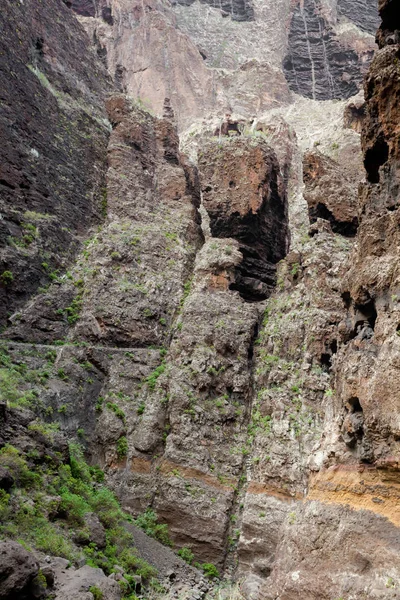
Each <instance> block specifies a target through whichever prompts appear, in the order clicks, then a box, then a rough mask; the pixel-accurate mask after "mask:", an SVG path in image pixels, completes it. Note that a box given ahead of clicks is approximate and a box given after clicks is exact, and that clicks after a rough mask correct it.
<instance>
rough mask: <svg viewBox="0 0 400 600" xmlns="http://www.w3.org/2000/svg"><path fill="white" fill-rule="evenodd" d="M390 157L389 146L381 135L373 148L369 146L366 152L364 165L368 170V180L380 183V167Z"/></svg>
mask: <svg viewBox="0 0 400 600" xmlns="http://www.w3.org/2000/svg"><path fill="white" fill-rule="evenodd" d="M388 158H389V146H388V145H387V142H386V140H385V139H384V138H383V136H382V135H381V136H380V137H378V139H377V140H376V142H375V145H374V146H373V148H369V149H368V150H367V152H366V153H365V159H364V167H365V170H366V172H367V180H368V181H369V182H370V183H379V181H380V175H379V169H380V168H381V167H382V166H383V165H384V164H385V163H386V162H387V160H388Z"/></svg>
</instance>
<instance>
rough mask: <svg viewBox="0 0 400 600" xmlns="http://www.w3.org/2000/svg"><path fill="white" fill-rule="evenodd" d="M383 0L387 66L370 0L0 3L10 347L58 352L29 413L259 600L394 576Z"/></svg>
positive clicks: (394, 148) (374, 592)
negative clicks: (0, 8)
mask: <svg viewBox="0 0 400 600" xmlns="http://www.w3.org/2000/svg"><path fill="white" fill-rule="evenodd" d="M393 6H394V2H393V0H392V1H386V2H385V1H383V0H381V2H380V6H379V8H380V12H381V16H382V20H383V23H382V25H381V27H380V29H379V31H378V35H377V42H378V45H379V49H378V50H377V51H376V53H375V56H374V58H373V60H372V63H371V59H372V55H373V53H374V51H375V49H376V46H375V43H374V37H373V33H374V32H375V30H376V27H377V26H378V25H379V22H380V20H379V18H378V12H377V8H376V7H375V5H374V2H372V1H369V0H365V1H360V2H352V3H349V2H345V1H339V2H334V1H330V2H328V1H325V0H320V1H318V0H304V1H300V2H289V1H286V0H280V1H279V2H269V0H253V2H251V3H250V2H235V3H233V4H232V3H229V4H224V3H219V4H218V6H216V5H215V3H209V2H201V3H200V2H177V3H169V2H166V1H163V0H148V1H147V2H145V3H143V2H141V3H136V2H135V1H134V0H129V1H128V0H101V1H100V2H91V1H90V0H88V1H84V0H73V1H70V2H64V3H63V2H61V0H60V1H58V0H57V1H56V0H54V2H52V3H49V4H48V3H47V4H46V6H44V5H42V4H41V3H39V4H38V5H36V3H34V2H32V1H28V0H26V1H25V3H24V10H23V11H22V8H20V7H19V6H18V5H16V4H14V3H12V2H9V3H8V2H7V3H6V10H5V11H4V12H3V14H2V15H1V18H2V19H4V24H3V25H2V27H3V28H4V31H5V32H6V33H7V37H5V38H4V39H3V42H4V47H3V49H2V54H1V59H2V61H3V62H4V73H5V72H7V75H4V74H3V75H2V79H4V80H7V81H9V82H10V83H9V87H4V88H3V90H2V92H1V93H2V100H1V102H2V103H1V106H0V109H1V122H2V124H3V129H4V134H2V136H3V137H2V139H4V144H3V146H2V150H1V151H2V152H3V157H2V163H1V167H0V168H1V176H0V186H1V188H0V190H1V202H2V217H3V218H2V220H1V221H0V226H1V227H2V229H1V232H2V234H1V240H2V244H3V246H2V250H1V255H0V256H1V260H2V268H1V274H0V276H1V277H2V280H1V284H0V293H1V294H2V298H3V299H4V301H3V303H2V313H1V318H2V322H3V325H4V330H3V332H2V334H1V337H2V348H3V349H4V352H6V353H7V356H8V357H9V360H12V361H13V363H15V364H21V363H24V362H25V361H32V360H34V361H36V362H35V364H36V363H37V364H36V368H45V365H46V364H47V363H46V353H48V352H49V351H51V352H53V351H54V352H55V361H54V365H53V367H52V368H51V369H50V370H49V372H48V374H47V377H46V378H45V381H44V380H39V381H34V382H32V381H27V382H25V384H24V385H25V387H26V390H33V392H34V395H35V396H36V397H39V398H40V402H35V403H33V405H30V406H29V407H28V408H29V411H30V412H29V413H27V414H28V416H27V417H25V418H26V419H27V423H29V422H30V423H32V422H33V421H34V420H35V419H36V418H37V417H38V416H39V417H40V418H41V419H42V420H43V421H44V422H46V423H51V422H53V421H57V422H58V423H59V426H60V429H61V431H62V432H63V433H64V434H65V435H66V436H67V437H68V438H69V439H75V438H79V439H80V441H81V442H82V441H83V443H84V446H85V449H86V452H87V456H88V458H89V459H90V461H91V462H92V463H93V464H98V465H100V466H101V467H102V468H103V469H104V471H105V476H106V480H107V483H108V484H109V485H110V486H111V487H112V489H113V490H114V491H115V492H116V493H117V495H118V497H119V499H120V501H121V503H122V505H123V507H124V508H125V509H126V510H127V511H128V512H130V513H131V514H132V515H134V516H136V515H137V514H139V513H141V512H143V511H144V510H145V509H146V508H148V507H151V508H152V509H154V510H155V511H156V513H157V515H158V517H159V519H160V520H161V521H162V522H163V523H166V524H167V525H168V528H169V532H170V536H171V539H172V541H173V543H174V545H175V547H176V548H182V547H187V548H190V550H191V551H193V553H194V555H195V557H196V560H199V561H201V562H206V563H214V564H215V565H216V566H217V567H218V569H219V570H220V571H221V573H223V574H224V575H225V577H226V578H228V579H230V578H231V579H236V580H239V581H240V582H241V590H242V593H243V595H244V597H245V598H249V599H250V598H252V599H257V598H259V599H262V600H264V599H265V600H267V599H268V600H292V599H293V600H295V599H298V598H304V599H310V600H311V599H315V600H317V599H318V600H321V599H323V600H325V599H326V600H337V599H339V598H343V599H346V600H354V599H357V600H361V599H364V598H370V599H384V598H385V599H386V598H391V597H393V598H396V597H397V596H396V594H398V589H399V586H400V572H399V570H400V560H399V545H400V536H399V529H398V527H399V526H400V513H399V508H398V502H399V476H398V466H399V465H398V461H399V455H398V452H399V448H398V440H399V423H398V411H399V402H400V400H399V398H398V390H397V385H396V383H397V379H398V368H399V365H398V364H397V363H398V359H397V345H398V343H399V342H398V339H399V336H398V329H399V323H398V307H397V304H398V298H397V295H398V291H399V290H398V287H399V284H398V281H397V278H398V277H397V270H398V268H397V263H398V261H397V247H398V243H397V230H398V223H397V221H396V219H397V211H398V201H397V200H398V198H397V197H398V173H397V171H398V166H397V160H398V156H397V154H398V140H397V136H398V132H397V129H398V127H397V122H398V109H397V105H398V102H397V100H398V84H397V79H398V54H399V38H398V27H397V25H398V23H397V21H396V16H395V15H396V14H397V13H396V12H395V9H394V8H393ZM75 15H76V16H75ZM15 19H18V22H20V23H21V30H19V29H17V30H16V31H15V30H14V28H12V27H10V23H11V22H13V21H14V20H15ZM2 68H3V67H2ZM10 71H12V72H13V73H15V77H14V76H12V77H10V74H9V72H10ZM365 75H366V78H365V83H364V93H365V102H364V98H363V93H362V90H361V87H362V81H363V77H364V76H365ZM15 97H18V98H19V100H18V102H19V103H14V101H13V99H14V98H15ZM178 132H179V136H178ZM360 133H361V136H360ZM359 183H360V185H359ZM40 286H41V287H40ZM30 353H31V354H30ZM32 353H33V354H32ZM35 353H36V354H35ZM29 356H35V358H34V359H32V358H27V357H29ZM46 368H47V367H46ZM24 389H25V388H24ZM4 400H7V398H4ZM22 409H24V410H26V409H27V407H21V406H18V405H15V406H8V407H7V406H6V405H5V409H4V410H6V411H7V410H8V411H11V412H12V411H14V410H15V411H18V410H22ZM29 419H30V421H29ZM82 432H83V433H82ZM121 440H123V445H124V448H125V450H124V452H123V453H121V450H120V449H121V446H122V442H121ZM6 441H7V440H6V439H4V440H3V441H2V444H3V443H5V442H6ZM24 443H26V442H24ZM21 447H22V446H21ZM196 593H197V592H196ZM199 593H200V592H199ZM205 593H206V590H203V592H201V594H202V595H203V597H205ZM160 597H163V596H160ZM189 597H190V596H189ZM199 597H201V596H199Z"/></svg>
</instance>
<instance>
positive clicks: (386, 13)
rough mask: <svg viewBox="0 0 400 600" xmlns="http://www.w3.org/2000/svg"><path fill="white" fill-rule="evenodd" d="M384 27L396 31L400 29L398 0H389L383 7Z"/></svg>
mask: <svg viewBox="0 0 400 600" xmlns="http://www.w3.org/2000/svg"><path fill="white" fill-rule="evenodd" d="M381 18H382V29H387V30H389V31H396V30H398V29H400V10H399V4H398V2H397V1H396V0H389V2H386V3H385V5H384V6H383V8H382V9H381Z"/></svg>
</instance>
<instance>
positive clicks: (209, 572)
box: [202, 563, 219, 579]
mask: <svg viewBox="0 0 400 600" xmlns="http://www.w3.org/2000/svg"><path fill="white" fill-rule="evenodd" d="M202 569H203V573H204V575H205V576H206V577H208V579H214V578H215V577H216V578H218V579H219V571H218V569H217V567H216V566H215V565H213V564H212V563H204V564H203V565H202Z"/></svg>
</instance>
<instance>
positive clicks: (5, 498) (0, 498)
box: [0, 489, 10, 522]
mask: <svg viewBox="0 0 400 600" xmlns="http://www.w3.org/2000/svg"><path fill="white" fill-rule="evenodd" d="M9 501H10V494H7V492H6V491H5V490H1V489H0V522H1V521H5V520H6V519H7V517H8V515H9V513H10V508H9Z"/></svg>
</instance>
